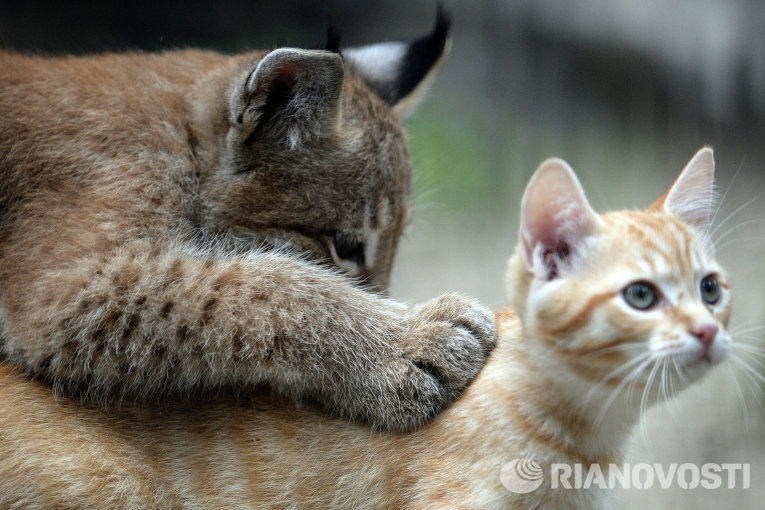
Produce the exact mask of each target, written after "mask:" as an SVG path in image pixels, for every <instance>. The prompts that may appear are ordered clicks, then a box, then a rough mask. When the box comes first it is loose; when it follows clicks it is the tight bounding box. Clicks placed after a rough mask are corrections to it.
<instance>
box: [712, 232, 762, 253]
mask: <svg viewBox="0 0 765 510" xmlns="http://www.w3.org/2000/svg"><path fill="white" fill-rule="evenodd" d="M743 241H747V242H748V241H760V242H762V241H763V239H762V237H761V236H742V237H736V238H734V239H728V240H727V241H725V242H724V243H722V244H718V243H715V248H716V249H717V251H718V252H722V251H723V250H724V249H725V248H727V247H728V246H731V245H733V244H740V243H742V242H743Z"/></svg>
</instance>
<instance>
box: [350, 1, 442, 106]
mask: <svg viewBox="0 0 765 510" xmlns="http://www.w3.org/2000/svg"><path fill="white" fill-rule="evenodd" d="M450 25H451V20H450V19H449V16H448V15H447V14H446V13H445V12H444V10H443V9H442V8H441V7H440V6H439V9H438V15H437V17H436V24H435V27H434V28H433V31H432V32H431V33H430V34H429V35H427V36H425V37H421V38H419V39H415V40H413V41H408V42H400V41H395V42H384V43H379V44H372V45H369V46H360V47H357V48H347V49H344V50H342V54H343V58H344V59H345V64H346V66H347V68H348V70H349V71H350V72H352V73H353V74H355V75H356V76H359V77H360V78H361V79H362V80H364V82H365V83H366V84H367V85H368V86H369V87H370V88H371V89H372V90H374V91H375V92H376V93H377V94H378V95H379V96H380V97H382V98H383V99H384V100H385V101H386V102H387V103H388V104H389V105H391V106H392V107H393V112H394V113H395V114H396V116H397V117H399V118H402V117H404V116H406V114H407V113H408V112H409V111H410V110H411V109H412V108H413V106H414V104H415V103H416V102H417V100H418V99H419V98H420V97H421V96H422V93H423V92H424V89H425V88H426V87H427V84H428V83H429V82H430V81H431V79H432V77H433V76H434V75H435V72H436V70H437V69H438V67H439V66H440V64H441V62H442V61H443V59H444V57H445V56H446V54H447V53H448V52H449V47H450V42H451V39H450V38H449V27H450Z"/></svg>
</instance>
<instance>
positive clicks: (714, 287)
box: [699, 275, 720, 305]
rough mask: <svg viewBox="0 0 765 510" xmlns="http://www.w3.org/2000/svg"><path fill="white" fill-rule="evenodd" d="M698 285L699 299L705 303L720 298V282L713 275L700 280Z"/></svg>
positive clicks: (710, 302)
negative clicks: (699, 290)
mask: <svg viewBox="0 0 765 510" xmlns="http://www.w3.org/2000/svg"><path fill="white" fill-rule="evenodd" d="M699 287H700V289H701V299H703V300H704V302H705V303H708V304H710V305H713V304H715V303H717V302H718V301H719V300H720V284H719V283H718V282H717V278H715V277H714V276H712V275H709V276H707V277H706V278H704V279H703V280H701V285H699Z"/></svg>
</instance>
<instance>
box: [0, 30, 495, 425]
mask: <svg viewBox="0 0 765 510" xmlns="http://www.w3.org/2000/svg"><path fill="white" fill-rule="evenodd" d="M448 40H449V39H448V21H447V19H446V18H445V17H444V16H443V15H439V18H438V22H437V23H436V26H435V29H434V30H433V32H432V33H431V34H430V35H428V36H426V37H423V38H420V39H417V40H414V41H412V42H410V43H398V42H395V43H394V42H390V43H383V44H378V45H372V46H368V47H360V48H351V49H347V50H345V51H343V52H342V54H340V53H336V52H332V51H318V50H315V51H312V50H302V49H294V48H280V49H277V50H274V51H271V52H257V53H251V54H245V55H237V56H233V57H231V56H224V55H220V54H217V53H212V52H205V51H173V52H167V53H162V54H143V53H140V54H139V53H134V54H107V55H100V56H91V57H62V58H41V57H32V56H23V55H18V54H14V53H8V52H0V289H1V293H0V338H1V339H2V340H0V352H2V356H3V357H4V358H5V359H6V360H8V361H10V362H12V363H14V364H15V365H17V366H19V367H21V368H22V369H23V370H24V371H25V372H27V373H29V374H34V375H37V376H40V377H41V378H44V379H45V380H47V381H49V382H52V383H53V384H54V385H55V386H56V387H57V388H60V389H64V390H66V391H75V392H78V393H79V394H80V395H82V394H84V395H86V396H93V397H96V398H100V399H103V400H105V401H108V400H109V397H114V396H117V397H131V398H140V399H151V398H155V397H158V396H161V395H168V394H185V395H187V394H190V393H192V392H195V391H208V392H209V391H210V390H215V389H220V388H224V387H227V386H231V387H237V388H242V387H252V386H254V385H256V384H259V383H264V382H265V383H268V384H269V385H271V387H272V388H275V389H277V390H279V391H280V392H282V393H283V394H285V395H288V396H290V397H300V396H309V397H313V398H315V399H317V400H319V401H321V402H322V403H323V404H324V405H325V406H326V407H327V408H329V409H331V410H332V411H335V412H337V413H339V414H341V415H343V416H346V417H352V418H360V419H365V420H367V421H369V422H371V423H372V424H374V425H378V426H383V427H390V428H394V429H406V428H410V427H413V426H416V425H418V424H421V423H422V422H423V421H424V420H426V419H427V418H429V417H431V416H433V415H435V414H436V413H437V412H439V411H440V410H441V409H443V408H444V407H445V406H446V405H447V404H449V402H450V401H451V400H452V399H454V397H455V396H456V395H457V394H458V393H459V392H460V391H461V390H462V389H463V388H464V387H465V386H466V385H467V384H468V383H469V382H470V381H471V380H472V378H473V377H474V376H475V375H476V374H477V372H478V371H479V369H480V367H481V366H482V365H483V361H484V359H485V356H486V355H487V353H488V352H489V350H490V349H491V347H492V345H493V342H494V337H495V332H494V325H493V321H492V320H491V315H490V314H489V313H488V312H487V311H485V310H484V309H483V308H482V307H480V306H479V305H478V304H477V303H475V302H474V301H471V300H468V299H466V298H463V297H460V296H456V295H446V296H442V297H440V298H438V299H435V300H433V301H430V302H428V303H426V304H424V305H422V306H419V307H414V308H410V307H407V306H405V305H403V304H401V303H398V302H396V301H393V300H391V299H388V298H386V297H383V296H381V295H379V294H376V293H374V292H369V291H368V290H366V289H365V287H366V288H367V289H372V290H380V291H384V290H385V289H386V287H387V285H388V278H389V275H390V269H391V264H392V262H393V256H394V253H395V250H396V246H397V243H398V239H399V237H400V235H401V232H402V230H403V228H404V225H405V223H406V221H407V219H408V215H409V197H410V193H411V178H412V168H411V163H410V158H409V153H408V149H407V143H406V139H405V134H404V131H403V129H402V127H401V126H400V124H399V119H400V118H401V116H402V115H403V114H404V112H405V110H406V107H407V105H408V104H410V103H411V102H412V100H413V99H414V98H415V96H416V95H417V93H418V92H419V90H420V89H421V88H422V87H421V85H422V84H423V83H424V82H425V81H427V79H428V78H429V77H430V75H431V74H432V72H433V71H434V69H435V67H436V66H437V64H438V62H439V61H440V60H441V58H442V56H443V55H444V53H445V49H446V48H447V46H448ZM358 283H361V284H362V285H361V286H360V285H358Z"/></svg>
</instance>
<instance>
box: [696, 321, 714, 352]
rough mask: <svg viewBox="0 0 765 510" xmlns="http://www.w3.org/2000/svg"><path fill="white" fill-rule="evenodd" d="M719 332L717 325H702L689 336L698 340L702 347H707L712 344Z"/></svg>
mask: <svg viewBox="0 0 765 510" xmlns="http://www.w3.org/2000/svg"><path fill="white" fill-rule="evenodd" d="M719 330H720V328H718V327H717V324H703V325H701V326H698V327H697V328H696V329H694V330H693V331H691V334H692V335H693V336H695V337H696V338H698V339H699V341H700V342H701V344H702V345H703V346H704V347H709V346H710V345H712V342H714V340H715V337H716V336H717V332H718V331H719Z"/></svg>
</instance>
